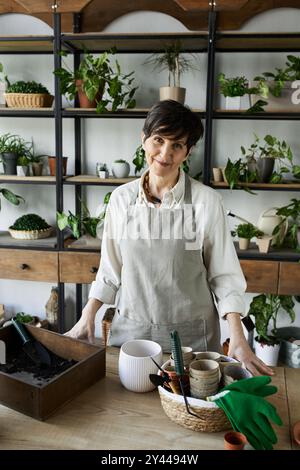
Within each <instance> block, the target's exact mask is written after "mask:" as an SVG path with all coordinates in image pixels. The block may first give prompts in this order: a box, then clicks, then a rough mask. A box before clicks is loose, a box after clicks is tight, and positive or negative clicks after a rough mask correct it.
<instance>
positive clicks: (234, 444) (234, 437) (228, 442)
mask: <svg viewBox="0 0 300 470" xmlns="http://www.w3.org/2000/svg"><path fill="white" fill-rule="evenodd" d="M246 443H247V439H246V436H244V434H242V433H241V432H236V431H229V432H227V433H226V434H225V436H224V449H225V450H243V449H244V446H245V444H246Z"/></svg>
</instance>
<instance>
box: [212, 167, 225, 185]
mask: <svg viewBox="0 0 300 470" xmlns="http://www.w3.org/2000/svg"><path fill="white" fill-rule="evenodd" d="M213 177H214V182H215V183H220V182H221V181H223V174H222V169H221V168H213Z"/></svg>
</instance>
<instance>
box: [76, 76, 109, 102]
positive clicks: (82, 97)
mask: <svg viewBox="0 0 300 470" xmlns="http://www.w3.org/2000/svg"><path fill="white" fill-rule="evenodd" d="M82 83H83V81H82V80H76V88H77V94H78V101H79V106H80V108H89V109H90V108H96V107H97V101H100V100H101V98H102V94H103V88H104V84H103V86H102V89H99V92H98V93H97V95H96V98H95V99H94V100H93V101H90V100H89V99H88V97H87V96H86V94H85V92H84V91H83V90H82Z"/></svg>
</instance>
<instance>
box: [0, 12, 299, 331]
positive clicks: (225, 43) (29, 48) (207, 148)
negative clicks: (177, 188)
mask: <svg viewBox="0 0 300 470" xmlns="http://www.w3.org/2000/svg"><path fill="white" fill-rule="evenodd" d="M53 15H54V23H53V24H54V35H53V36H18V37H0V54H53V56H54V67H55V68H57V67H60V66H61V56H60V55H59V51H60V50H65V51H69V52H71V53H72V54H73V56H74V68H77V67H78V66H79V63H80V57H81V53H83V52H84V50H88V51H89V52H92V53H98V52H103V51H104V50H107V49H110V48H112V47H116V48H117V50H118V53H126V54H129V53H135V54H145V53H151V52H158V51H162V50H163V47H164V44H165V43H166V41H168V42H170V41H176V40H178V39H180V41H181V42H182V47H183V48H184V50H186V51H187V52H200V53H207V56H208V67H207V85H206V109H205V110H195V111H196V112H198V113H199V115H200V116H201V117H202V118H203V119H204V120H205V137H204V139H205V142H204V156H205V157H204V172H203V179H204V183H205V184H207V185H211V186H213V187H214V188H217V189H223V190H226V189H229V188H228V186H226V184H225V183H224V184H222V183H221V184H214V183H211V169H212V134H213V124H214V120H216V119H242V120H245V119H246V120H247V119H256V120H289V121H294V120H299V119H300V113H290V112H280V113H278V112H276V113H269V112H268V113H267V112H265V113H257V114H247V113H245V112H229V111H224V110H216V109H214V89H215V60H216V53H227V52H254V51H255V52H284V51H300V34H299V33H278V34H276V33H265V34H264V33H239V32H237V33H221V32H218V31H217V30H216V24H217V12H216V11H213V10H212V11H210V13H209V28H208V31H206V32H196V33H195V32H193V33H189V32H187V33H165V34H163V33H153V34H148V33H147V34H141V33H132V34H111V33H91V34H87V33H80V32H79V30H78V25H79V24H80V21H78V18H79V17H78V15H74V25H75V30H74V33H73V34H63V33H62V32H61V17H60V14H59V13H54V14H53ZM76 28H77V30H76ZM54 85H55V101H54V108H53V109H41V110H29V109H25V110H15V109H14V110H12V109H6V108H0V117H1V116H2V117H29V118H52V119H54V120H55V144H56V145H55V147H56V157H57V172H56V173H57V176H56V177H43V178H42V179H36V178H30V177H27V178H26V179H20V178H18V177H8V178H7V177H3V175H0V183H11V184H41V185H52V186H54V185H55V188H56V210H58V211H62V210H63V189H64V186H65V185H73V186H74V192H75V201H76V202H75V204H76V212H79V211H80V204H79V197H81V189H82V186H87V185H90V186H112V187H113V186H118V185H120V184H124V183H126V182H127V180H126V181H124V180H116V179H108V180H99V178H96V177H93V176H91V175H82V174H81V173H82V167H81V120H82V119H144V118H145V117H146V114H147V111H148V110H147V109H134V110H119V111H117V112H115V113H103V114H97V113H96V112H95V111H93V110H88V109H80V108H77V107H76V106H77V105H78V103H77V101H75V108H66V109H62V103H61V96H60V91H59V79H58V77H56V76H55V77H54ZM63 119H73V121H74V146H75V175H74V176H67V177H63V174H62V141H63V131H62V127H63V126H62V123H63ZM248 186H249V187H251V188H253V189H254V190H262V191H265V190H268V191H270V190H276V191H298V190H300V184H299V185H296V184H293V185H290V186H288V187H287V185H267V184H264V185H261V184H260V185H257V184H256V185H254V184H252V185H250V184H249V185H248ZM78 196H79V197H78ZM2 247H3V248H4V247H5V248H14V249H20V250H21V249H24V250H27V249H37V250H46V251H72V252H78V249H72V248H71V247H70V248H69V247H68V244H65V240H64V237H63V234H62V233H61V232H60V231H58V232H57V246H56V248H51V247H49V248H42V247H41V248H39V247H38V248H35V247H32V248H28V247H25V246H24V247H19V246H18V247H17V246H13V245H7V246H2ZM84 252H94V250H90V249H87V250H84ZM238 254H239V257H240V258H241V259H266V257H265V256H260V255H259V254H258V253H255V254H253V253H239V252H238ZM299 257H300V255H299ZM299 257H298V258H299ZM296 258H297V257H296ZM296 258H295V256H290V255H288V254H286V256H285V254H284V253H281V254H277V255H276V253H275V254H274V253H273V254H272V253H271V254H269V255H268V257H267V259H277V260H293V261H294V260H295V259H296ZM58 288H59V311H60V325H59V328H60V331H63V330H64V284H63V283H59V284H58ZM76 305H77V307H76V309H77V317H79V316H80V314H81V310H82V286H81V285H79V284H76Z"/></svg>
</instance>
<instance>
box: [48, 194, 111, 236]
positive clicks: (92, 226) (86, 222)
mask: <svg viewBox="0 0 300 470" xmlns="http://www.w3.org/2000/svg"><path fill="white" fill-rule="evenodd" d="M110 195H111V192H109V193H107V194H106V195H105V196H104V200H103V202H104V209H103V212H102V213H101V214H100V215H99V217H91V214H90V211H89V209H88V207H87V205H86V204H85V203H84V202H83V201H80V202H81V213H80V214H72V212H71V211H68V212H69V215H67V214H65V213H64V212H56V222H57V226H58V228H59V230H64V229H65V228H67V227H68V228H69V229H70V230H71V232H72V234H73V236H74V237H75V238H77V239H78V238H80V236H81V234H82V232H85V233H88V234H89V235H91V236H92V237H93V238H96V237H97V227H98V225H99V224H100V223H101V222H103V221H104V219H105V214H106V208H107V204H108V203H109V199H110Z"/></svg>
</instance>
